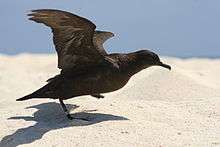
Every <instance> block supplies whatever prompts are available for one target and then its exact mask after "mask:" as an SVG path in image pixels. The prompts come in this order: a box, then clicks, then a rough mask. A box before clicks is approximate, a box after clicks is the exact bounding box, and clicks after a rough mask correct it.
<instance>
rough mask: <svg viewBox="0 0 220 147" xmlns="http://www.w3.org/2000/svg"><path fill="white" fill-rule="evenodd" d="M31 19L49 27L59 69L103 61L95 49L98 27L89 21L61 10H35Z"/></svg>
mask: <svg viewBox="0 0 220 147" xmlns="http://www.w3.org/2000/svg"><path fill="white" fill-rule="evenodd" d="M28 16H31V17H30V18H29V19H30V20H33V21H35V22H37V23H43V24H45V25H46V26H49V27H50V28H51V29H52V32H53V41H54V44H55V48H56V51H57V54H58V68H60V69H70V68H73V67H76V68H79V67H80V66H87V65H90V64H94V63H97V62H98V61H99V60H101V59H103V58H104V57H103V55H102V54H101V53H100V52H99V51H98V50H97V49H96V48H95V47H94V44H93V35H94V31H95V28H96V26H95V25H94V24H93V23H92V22H91V21H89V20H87V19H85V18H82V17H80V16H77V15H74V14H72V13H69V12H65V11H61V10H51V9H41V10H33V11H32V13H31V14H29V15H28Z"/></svg>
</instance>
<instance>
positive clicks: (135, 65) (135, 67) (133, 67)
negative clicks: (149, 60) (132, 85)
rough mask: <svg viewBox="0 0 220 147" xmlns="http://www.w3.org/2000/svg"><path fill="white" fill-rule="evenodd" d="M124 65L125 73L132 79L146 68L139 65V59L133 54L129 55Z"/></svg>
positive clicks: (125, 58)
mask: <svg viewBox="0 0 220 147" xmlns="http://www.w3.org/2000/svg"><path fill="white" fill-rule="evenodd" d="M122 65H123V67H122V70H123V72H124V73H125V74H127V75H129V76H130V77H131V76H133V75H134V74H136V73H138V72H140V71H141V70H143V69H144V68H146V67H144V66H142V65H140V64H139V61H138V59H137V58H136V56H134V55H133V54H127V55H126V57H124V60H123V64H122Z"/></svg>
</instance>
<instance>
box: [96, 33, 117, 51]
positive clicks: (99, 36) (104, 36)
mask: <svg viewBox="0 0 220 147" xmlns="http://www.w3.org/2000/svg"><path fill="white" fill-rule="evenodd" d="M113 36H114V34H113V33H112V32H105V31H95V33H94V36H93V44H94V46H95V48H96V49H97V50H98V51H99V52H100V53H101V54H102V55H107V52H106V51H105V49H104V47H103V44H104V43H105V41H106V40H108V39H109V38H112V37H113Z"/></svg>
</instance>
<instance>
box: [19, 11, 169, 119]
mask: <svg viewBox="0 0 220 147" xmlns="http://www.w3.org/2000/svg"><path fill="white" fill-rule="evenodd" d="M32 12H33V13H31V14H29V16H30V18H29V19H30V20H33V21H35V22H38V23H43V24H45V25H47V26H49V27H50V28H51V29H52V32H53V42H54V44H55V48H56V51H57V54H58V68H60V69H61V73H60V74H59V75H57V76H55V77H53V78H50V79H49V80H48V81H47V82H48V83H47V84H46V85H45V86H43V87H42V88H40V89H39V90H37V91H35V92H33V93H32V94H29V95H27V96H24V97H22V98H19V99H17V101H23V100H27V99H32V98H52V99H59V101H60V104H61V106H62V108H63V110H64V112H65V113H66V115H67V117H68V118H69V119H72V117H71V115H70V114H69V112H68V110H67V108H66V106H65V104H64V103H63V100H66V99H69V98H73V97H76V96H82V95H91V96H93V97H96V98H104V96H102V95H101V94H102V93H107V92H112V91H115V90H118V89H120V88H122V87H123V86H125V85H126V83H127V82H128V80H129V79H130V78H131V77H132V76H133V75H134V74H136V73H138V72H139V71H141V70H143V69H145V68H148V67H151V66H162V67H165V68H167V69H171V67H170V66H169V65H167V64H164V63H162V62H161V61H160V59H159V57H158V55H156V54H155V53H153V52H151V51H148V50H140V51H136V52H133V53H128V54H118V53H114V54H107V53H106V51H105V50H104V48H103V43H104V42H105V41H106V40H107V39H109V38H111V37H113V36H114V34H113V33H111V32H104V31H95V29H96V26H95V25H94V24H93V23H92V22H91V21H89V20H87V19H85V18H82V17H80V16H77V15H74V14H72V13H69V12H65V11H61V10H50V9H42V10H33V11H32Z"/></svg>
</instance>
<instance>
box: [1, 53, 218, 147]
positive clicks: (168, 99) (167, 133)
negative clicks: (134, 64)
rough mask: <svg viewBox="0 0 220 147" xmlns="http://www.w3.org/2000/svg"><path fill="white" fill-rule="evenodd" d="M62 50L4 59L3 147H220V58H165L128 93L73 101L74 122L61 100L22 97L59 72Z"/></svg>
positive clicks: (134, 81)
mask: <svg viewBox="0 0 220 147" xmlns="http://www.w3.org/2000/svg"><path fill="white" fill-rule="evenodd" d="M56 59H57V57H56V56H55V55H27V54H24V55H19V56H14V57H9V56H3V55H1V56H0V70H1V71H0V94H1V98H0V125H1V126H0V139H1V143H0V147H4V146H10V147H13V146H18V145H20V146H30V147H33V146H36V147H42V146H45V147H64V146H65V147H67V146H68V147H69V146H71V147H74V146H89V147H93V146H94V147H99V146H100V147H101V146H111V147H117V146H125V147H136V146H137V147H141V146H143V147H150V146H153V147H172V146H174V147H176V146H193V147H196V146H197V147H207V146H213V147H214V146H220V60H210V59H188V60H182V59H177V58H163V61H164V62H166V63H168V64H170V65H172V69H173V70H172V71H171V72H169V71H168V70H166V69H164V68H160V67H152V68H149V69H147V70H144V71H142V72H140V73H138V74H137V75H135V76H134V77H133V78H132V79H131V80H130V81H129V83H128V84H127V85H126V86H125V87H124V88H123V89H121V90H119V91H116V92H113V93H109V94H105V96H106V97H105V98H104V99H101V100H97V99H95V98H92V97H90V96H84V97H78V98H74V99H69V100H67V101H66V102H65V103H66V104H69V105H68V107H69V108H72V110H71V113H76V112H78V114H77V115H79V116H83V117H88V118H90V119H91V121H90V122H87V121H82V120H73V121H70V120H68V119H66V117H65V115H64V114H63V112H62V110H61V108H60V106H59V104H58V103H57V101H54V100H50V99H43V100H42V99H41V100H39V99H33V100H29V101H23V102H16V101H15V99H16V98H19V97H21V96H24V95H26V94H28V93H30V92H33V91H34V90H36V89H38V88H39V87H41V86H43V85H44V84H46V82H45V81H46V80H47V79H48V78H49V77H52V76H53V75H55V74H56V73H58V72H59V70H58V69H57V68H56Z"/></svg>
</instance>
